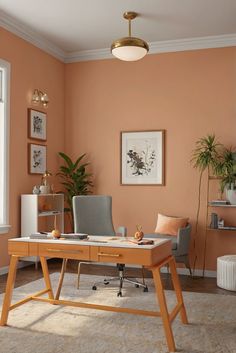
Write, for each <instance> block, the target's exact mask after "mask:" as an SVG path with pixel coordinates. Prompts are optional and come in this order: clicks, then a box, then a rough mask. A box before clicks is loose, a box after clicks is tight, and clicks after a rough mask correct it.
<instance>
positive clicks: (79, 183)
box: [57, 152, 93, 229]
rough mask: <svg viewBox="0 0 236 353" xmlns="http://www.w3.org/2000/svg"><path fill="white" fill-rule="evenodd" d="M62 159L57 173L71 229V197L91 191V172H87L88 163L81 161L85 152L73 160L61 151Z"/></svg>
mask: <svg viewBox="0 0 236 353" xmlns="http://www.w3.org/2000/svg"><path fill="white" fill-rule="evenodd" d="M58 154H59V156H60V157H61V158H62V159H63V160H64V165H61V166H60V167H59V172H58V173H57V175H58V176H59V177H60V178H61V184H62V185H63V187H64V189H65V197H66V202H67V205H68V207H67V208H65V212H69V214H70V221H71V226H72V229H73V212H72V198H73V196H76V195H87V194H89V193H91V187H92V186H93V183H92V181H91V176H92V174H91V173H87V171H86V167H87V166H88V165H89V163H81V161H82V159H83V158H84V157H85V155H86V154H83V155H81V156H80V157H78V158H77V159H76V161H75V162H73V161H72V159H71V158H70V157H69V156H68V155H66V154H65V153H63V152H59V153H58Z"/></svg>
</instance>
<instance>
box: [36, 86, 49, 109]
mask: <svg viewBox="0 0 236 353" xmlns="http://www.w3.org/2000/svg"><path fill="white" fill-rule="evenodd" d="M32 102H33V103H34V104H40V103H41V104H42V105H43V107H45V108H47V106H48V103H49V98H48V95H47V93H45V92H42V91H40V90H39V89H37V88H36V89H35V90H34V93H33V95H32Z"/></svg>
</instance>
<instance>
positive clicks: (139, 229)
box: [134, 224, 144, 241]
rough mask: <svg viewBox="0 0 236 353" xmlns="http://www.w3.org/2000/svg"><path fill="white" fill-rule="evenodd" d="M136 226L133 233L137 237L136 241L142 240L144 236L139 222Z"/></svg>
mask: <svg viewBox="0 0 236 353" xmlns="http://www.w3.org/2000/svg"><path fill="white" fill-rule="evenodd" d="M136 228H137V232H135V233H134V238H135V239H137V240H138V241H139V240H142V239H143V236H144V233H143V231H142V226H141V225H140V224H137V225H136Z"/></svg>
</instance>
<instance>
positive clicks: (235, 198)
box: [226, 190, 236, 205]
mask: <svg viewBox="0 0 236 353" xmlns="http://www.w3.org/2000/svg"><path fill="white" fill-rule="evenodd" d="M226 199H227V200H228V201H229V202H230V204H231V205H236V190H226Z"/></svg>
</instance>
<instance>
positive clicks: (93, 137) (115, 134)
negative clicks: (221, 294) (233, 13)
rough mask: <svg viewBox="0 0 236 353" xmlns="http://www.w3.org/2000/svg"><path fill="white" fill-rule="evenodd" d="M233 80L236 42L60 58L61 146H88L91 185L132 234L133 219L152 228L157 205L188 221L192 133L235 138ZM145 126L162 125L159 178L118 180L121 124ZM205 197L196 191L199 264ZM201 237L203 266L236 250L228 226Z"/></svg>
mask: <svg viewBox="0 0 236 353" xmlns="http://www.w3.org/2000/svg"><path fill="white" fill-rule="evenodd" d="M235 82H236V48H224V49H210V50H198V51H192V52H191V51H189V52H179V53H168V54H158V55H149V56H147V57H146V58H145V59H144V60H141V61H140V62H133V63H126V62H121V61H119V60H101V61H90V62H82V63H73V64H68V65H66V86H65V94H66V96H65V97H66V100H65V104H66V114H65V123H66V151H67V152H68V153H69V154H70V155H71V156H73V157H77V156H78V155H80V154H82V153H87V156H88V159H89V161H90V162H91V170H92V172H93V173H94V183H95V189H94V192H95V193H98V194H110V195H112V197H113V216H114V223H115V225H116V226H117V225H127V226H128V231H129V234H133V232H134V231H135V225H136V224H137V223H138V224H142V225H143V229H144V231H145V232H152V231H153V230H154V229H155V225H156V219H157V214H158V212H161V213H164V214H169V215H177V216H188V217H190V220H191V222H192V224H193V225H194V222H195V218H196V216H195V214H196V207H197V186H198V177H199V173H198V172H197V171H196V170H194V169H193V168H192V167H191V165H190V163H189V161H190V156H191V152H192V150H193V149H194V147H195V141H196V140H197V139H198V138H199V137H202V136H205V135H206V134H208V133H212V132H214V133H215V134H216V135H217V136H218V137H219V138H220V140H221V142H222V143H225V144H226V145H228V146H229V145H236V144H235V136H236V135H235V134H236V119H235V115H236V90H235V87H236V83H235ZM152 129H154V130H155V129H165V130H166V156H165V163H166V168H165V173H166V185H165V186H121V185H120V179H119V176H120V131H123V130H128V131H129V130H130V131H132V130H152ZM205 181H206V180H205ZM204 184H205V182H204ZM205 204H206V200H205V198H203V199H202V206H203V207H202V213H201V225H200V231H199V234H198V239H197V252H198V264H197V267H198V268H201V267H202V261H203V248H204V231H203V229H204V228H203V226H204V220H205ZM233 218H234V219H236V218H235V214H234V216H233ZM232 223H233V222H232ZM234 223H235V225H236V221H234ZM207 239H208V243H207V256H206V257H207V268H208V269H215V265H216V261H215V259H216V256H217V255H220V254H225V253H235V252H236V238H235V234H232V233H219V232H218V233H214V234H213V233H210V234H208V238H207Z"/></svg>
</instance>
